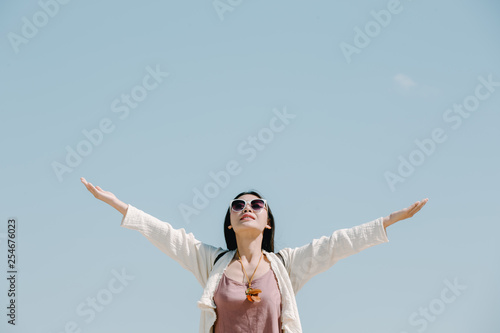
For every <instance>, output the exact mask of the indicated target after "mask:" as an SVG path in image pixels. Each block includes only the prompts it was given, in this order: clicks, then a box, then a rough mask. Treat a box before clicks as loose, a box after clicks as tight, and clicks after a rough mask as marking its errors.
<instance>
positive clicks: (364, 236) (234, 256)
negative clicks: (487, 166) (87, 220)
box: [81, 178, 428, 333]
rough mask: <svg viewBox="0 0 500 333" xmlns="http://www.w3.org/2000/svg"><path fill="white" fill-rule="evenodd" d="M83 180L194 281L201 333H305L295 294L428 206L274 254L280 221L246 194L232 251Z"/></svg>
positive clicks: (234, 215)
mask: <svg viewBox="0 0 500 333" xmlns="http://www.w3.org/2000/svg"><path fill="white" fill-rule="evenodd" d="M81 181H82V183H83V184H85V186H86V187H87V189H88V190H89V191H90V192H91V193H92V194H93V195H94V197H96V198H97V199H99V200H102V201H104V202H105V203H107V204H109V205H111V206H112V207H114V208H115V209H117V210H118V211H119V212H120V213H122V214H123V219H122V222H121V226H122V227H125V228H129V229H133V230H137V231H139V232H141V233H142V234H143V235H144V236H145V237H146V238H147V239H148V240H149V241H151V242H152V243H153V244H154V245H155V246H156V247H158V248H159V249H160V250H161V251H163V252H164V253H166V254H167V255H168V256H170V257H171V258H173V259H174V260H176V261H177V262H178V263H179V264H181V266H182V267H184V268H185V269H187V270H189V271H191V272H192V273H193V274H194V275H195V277H196V279H197V280H198V281H199V282H200V284H201V286H202V287H203V288H204V289H203V294H202V297H201V299H200V300H199V301H198V307H199V308H200V309H201V310H202V313H201V319H200V331H199V332H200V333H219V332H220V333H222V332H225V333H250V332H252V333H257V332H259V333H261V332H262V333H279V332H286V333H299V332H302V327H301V324H300V318H299V314H298V309H297V304H296V302H295V295H296V294H297V292H298V291H299V290H300V289H301V288H302V287H303V286H304V284H305V283H306V282H307V281H308V280H309V279H311V278H312V277H313V276H315V275H317V274H319V273H321V272H324V271H326V270H327V269H328V268H330V267H331V266H332V265H333V264H335V263H336V262H337V261H338V260H340V259H343V258H345V257H347V256H350V255H352V254H355V253H358V252H360V251H362V250H364V249H366V248H368V247H371V246H374V245H377V244H381V243H386V242H388V241H389V240H388V238H387V232H386V228H387V227H388V226H390V225H392V224H394V223H396V222H397V221H401V220H404V219H407V218H410V217H412V216H413V215H414V214H415V213H416V212H418V211H419V210H420V209H421V208H422V207H423V206H424V205H425V204H426V203H427V201H428V199H424V200H422V201H417V202H416V203H414V204H413V205H411V206H410V207H408V208H405V209H402V210H399V211H396V212H394V213H391V214H390V215H388V216H386V217H379V218H377V219H375V220H373V221H371V222H367V223H364V224H362V225H359V226H356V227H353V228H349V229H340V230H337V231H335V232H334V233H333V234H332V235H331V236H329V237H326V236H323V237H321V238H320V239H314V240H313V241H312V242H311V243H309V244H306V245H304V246H302V247H297V248H294V249H291V248H284V249H282V250H280V251H279V252H277V253H274V217H273V215H272V212H271V209H270V208H269V205H268V203H267V200H265V199H263V198H262V197H261V195H259V194H258V193H257V192H253V191H252V192H242V193H240V194H238V195H237V196H236V197H235V198H234V199H233V200H231V202H230V204H229V207H228V211H227V214H226V218H225V221H224V236H225V239H226V245H227V249H228V250H224V249H223V248H221V247H214V246H211V245H208V244H205V243H202V242H200V241H198V240H197V239H195V238H194V236H193V234H192V233H189V234H186V232H185V230H184V229H183V228H181V229H174V228H173V227H172V226H171V225H170V224H169V223H167V222H163V221H160V220H158V219H157V218H155V217H153V216H151V215H149V214H147V213H145V212H143V211H141V210H139V209H137V208H135V207H134V206H132V205H130V204H125V203H124V202H122V201H120V200H119V199H118V198H117V197H116V196H115V195H114V194H113V193H111V192H109V191H104V190H103V189H101V188H100V187H99V186H94V185H92V184H91V183H89V182H87V181H86V180H85V179H84V178H81Z"/></svg>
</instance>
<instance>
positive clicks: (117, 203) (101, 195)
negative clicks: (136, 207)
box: [80, 177, 128, 216]
mask: <svg viewBox="0 0 500 333" xmlns="http://www.w3.org/2000/svg"><path fill="white" fill-rule="evenodd" d="M80 180H81V181H82V183H83V184H84V185H85V187H86V188H87V190H89V192H90V193H92V195H93V196H94V197H95V198H96V199H99V200H101V201H103V202H105V203H107V204H108V205H110V206H112V207H114V208H116V209H117V210H118V211H119V212H120V213H122V214H123V216H125V214H126V213H127V208H128V205H127V204H125V203H124V202H122V201H121V200H119V199H118V198H117V197H116V196H115V195H114V194H113V193H111V192H109V191H104V190H103V189H102V188H100V187H99V186H94V185H92V183H89V182H87V181H86V180H85V178H83V177H81V178H80Z"/></svg>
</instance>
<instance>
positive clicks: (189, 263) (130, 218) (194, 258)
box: [120, 204, 220, 287]
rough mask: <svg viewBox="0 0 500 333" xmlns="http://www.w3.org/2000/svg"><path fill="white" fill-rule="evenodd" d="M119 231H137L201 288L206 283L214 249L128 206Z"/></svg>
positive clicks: (182, 229) (191, 235)
mask: <svg viewBox="0 0 500 333" xmlns="http://www.w3.org/2000/svg"><path fill="white" fill-rule="evenodd" d="M120 226H121V227H124V228H127V229H132V230H137V231H139V232H140V233H141V234H142V235H144V237H146V238H147V239H148V240H149V241H150V242H151V243H153V245H154V246H156V247H157V248H158V249H160V250H161V251H162V252H163V253H165V254H167V255H168V256H169V257H171V258H172V259H174V260H175V261H177V262H178V263H179V264H180V265H181V266H182V267H183V268H185V269H187V270H188V271H190V272H192V273H193V274H194V275H195V277H196V279H197V280H198V281H199V282H200V284H201V286H202V287H205V284H206V282H207V280H208V276H209V273H210V270H211V269H212V266H213V260H214V259H215V257H214V256H215V255H216V253H218V252H220V251H219V249H218V248H216V247H214V246H211V245H208V244H205V243H202V242H201V241H199V240H197V239H196V238H195V237H194V235H193V234H192V233H186V231H185V230H184V228H180V229H175V228H173V227H172V225H170V223H168V222H163V221H161V220H159V219H157V218H156V217H154V216H151V215H149V214H147V213H145V212H143V211H142V210H140V209H138V208H136V207H134V206H132V205H130V204H129V205H128V208H127V213H126V214H125V216H124V217H123V218H122V221H121V225H120Z"/></svg>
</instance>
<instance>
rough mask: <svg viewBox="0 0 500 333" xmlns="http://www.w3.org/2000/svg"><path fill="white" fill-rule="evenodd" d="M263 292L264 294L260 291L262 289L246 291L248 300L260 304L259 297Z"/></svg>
mask: <svg viewBox="0 0 500 333" xmlns="http://www.w3.org/2000/svg"><path fill="white" fill-rule="evenodd" d="M261 292H262V290H260V289H254V288H248V289H247V290H246V291H245V295H247V299H248V300H249V301H250V302H260V297H259V296H258V295H259V293H261Z"/></svg>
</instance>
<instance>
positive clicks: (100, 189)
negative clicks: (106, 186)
mask: <svg viewBox="0 0 500 333" xmlns="http://www.w3.org/2000/svg"><path fill="white" fill-rule="evenodd" d="M95 188H96V189H98V190H99V191H101V192H104V190H103V189H102V188H100V187H99V186H96V187H95Z"/></svg>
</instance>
